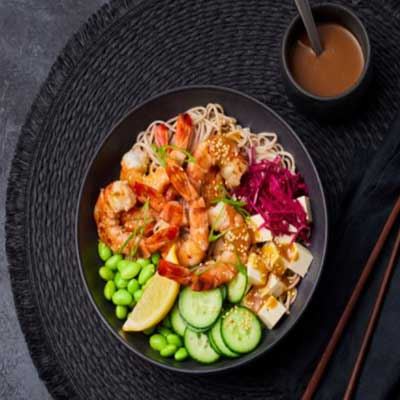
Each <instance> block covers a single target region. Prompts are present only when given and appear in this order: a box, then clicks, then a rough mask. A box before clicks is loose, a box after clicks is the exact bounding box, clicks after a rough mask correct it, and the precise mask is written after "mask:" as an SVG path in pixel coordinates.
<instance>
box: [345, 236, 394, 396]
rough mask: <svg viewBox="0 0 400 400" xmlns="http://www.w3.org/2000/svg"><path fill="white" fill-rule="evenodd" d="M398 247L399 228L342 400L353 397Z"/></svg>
mask: <svg viewBox="0 0 400 400" xmlns="http://www.w3.org/2000/svg"><path fill="white" fill-rule="evenodd" d="M399 248H400V229H399V231H398V233H397V237H396V242H395V244H394V246H393V249H392V253H391V254H390V259H389V262H388V264H387V266H386V270H385V273H384V275H383V278H382V282H381V285H380V287H379V292H378V294H377V296H376V299H375V303H374V307H373V309H372V312H371V315H370V319H369V322H368V325H367V328H366V330H365V332H364V337H363V341H362V344H361V347H360V350H359V352H358V356H357V359H356V362H355V364H354V367H353V370H352V372H351V376H350V380H349V383H348V384H347V389H346V392H345V394H344V400H350V399H351V398H352V397H353V393H354V390H355V388H356V385H357V381H358V377H359V375H360V372H361V368H362V365H363V362H364V359H365V356H366V355H367V349H368V345H369V342H370V341H371V338H372V335H373V333H374V329H375V326H376V323H377V321H378V317H379V313H380V311H381V308H382V304H383V301H384V299H385V295H386V292H387V289H388V287H389V283H390V278H391V276H392V272H393V268H394V266H395V262H396V259H397V255H398V253H399Z"/></svg>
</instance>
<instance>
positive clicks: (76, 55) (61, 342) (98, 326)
mask: <svg viewBox="0 0 400 400" xmlns="http://www.w3.org/2000/svg"><path fill="white" fill-rule="evenodd" d="M338 3H342V4H345V5H347V6H349V7H352V8H354V9H355V10H356V12H357V14H358V15H359V16H360V17H361V18H362V20H363V21H364V22H365V23H366V25H367V28H368V30H369V33H370V36H371V40H372V45H373V50H374V62H375V66H376V69H375V83H374V86H373V88H372V89H371V91H370V99H369V102H368V106H367V107H366V108H365V109H364V110H363V111H362V112H360V113H359V114H357V115H356V116H355V117H354V119H352V120H351V122H348V123H342V124H338V125H322V124H320V123H318V122H316V121H313V120H310V119H307V118H306V117H304V116H303V115H300V114H299V113H298V112H297V111H296V110H295V109H294V108H293V106H292V105H291V104H290V103H289V102H288V100H287V97H286V95H285V94H284V91H283V86H282V82H281V79H280V75H279V62H278V60H279V50H280V39H281V37H282V34H283V31H284V28H285V27H286V26H287V24H288V22H289V20H290V18H291V17H292V16H293V15H294V14H295V10H294V7H293V5H292V1H290V0H284V1H279V2H278V1H275V0H235V1H229V0H224V1H223V0H209V1H207V0H176V1H172V0H164V1H157V0H143V1H132V2H131V1H121V0H119V1H114V2H112V3H111V5H107V6H105V7H103V8H102V9H101V10H100V11H99V12H98V13H97V14H96V15H94V16H93V17H92V18H91V19H90V20H89V22H88V23H87V24H86V25H85V26H84V27H83V28H82V29H81V31H80V32H79V33H78V34H76V35H75V36H74V37H73V38H72V39H71V40H70V42H69V43H68V45H67V46H66V48H65V49H64V51H63V52H62V54H61V55H60V57H59V58H58V60H57V62H56V63H55V65H54V66H53V68H52V70H51V72H50V75H49V78H48V79H47V81H46V82H45V84H44V85H43V87H42V89H41V91H40V94H39V95H38V97H37V99H36V101H35V103H34V105H33V106H32V109H31V112H30V114H29V116H28V117H27V120H26V123H25V126H24V128H23V129H22V133H21V137H20V140H19V144H18V147H17V150H16V154H15V158H14V162H13V166H12V170H11V173H10V178H9V190H8V199H7V227H6V229H7V252H8V256H9V260H12V261H11V262H10V274H11V279H12V285H13V291H14V295H15V300H16V306H17V310H18V315H19V319H20V322H21V325H22V329H23V331H24V333H25V336H26V338H27V342H28V345H29V349H30V352H31V355H32V358H33V360H34V362H35V364H36V366H37V368H38V370H39V374H40V376H41V378H42V379H43V380H44V381H45V382H46V384H47V386H48V388H49V390H50V392H51V393H52V394H53V396H55V397H57V398H68V399H73V398H82V399H111V398H119V399H129V398H130V399H131V398H137V399H147V398H148V399H164V398H165V399H171V398H174V399H188V398H191V397H193V396H194V398H199V399H200V398H204V399H217V398H218V399H233V398H236V399H246V398H251V399H267V398H274V399H279V398H282V399H283V398H293V397H296V396H297V395H298V393H299V392H300V390H301V388H302V385H303V384H304V382H305V379H306V377H307V374H309V372H310V368H311V366H312V361H314V359H315V356H316V355H311V356H310V357H309V358H308V359H306V360H305V361H304V362H303V361H302V359H301V360H298V359H296V357H298V356H299V354H300V351H299V349H296V347H295V345H291V346H290V345H289V344H290V343H293V342H295V339H296V330H295V331H294V332H293V333H292V334H291V335H289V337H288V339H287V343H289V344H288V345H287V346H281V348H280V349H277V350H276V351H275V352H274V353H272V354H270V355H268V356H266V357H265V358H264V359H262V360H261V361H259V362H257V363H256V364H255V365H252V366H250V367H248V368H245V369H241V370H239V371H235V372H232V373H230V374H229V375H228V376H226V375H225V376H221V375H219V376H208V377H188V376H184V375H180V374H174V373H172V372H167V371H164V370H161V369H159V368H156V367H154V366H151V365H150V364H148V363H147V362H145V361H143V360H141V359H139V358H138V357H136V356H134V355H133V354H132V353H131V352H129V351H128V349H127V348H125V347H124V346H122V345H121V344H120V343H119V342H118V341H117V340H116V339H115V338H114V337H113V336H112V335H111V334H110V333H109V332H108V330H107V328H106V327H105V326H104V325H103V324H102V322H101V321H100V319H99V318H98V317H97V315H96V313H95V311H94V310H93V307H92V305H91V303H90V301H89V299H88V298H87V296H86V294H85V291H84V288H83V284H82V282H81V278H80V274H79V270H78V268H79V267H78V261H77V259H76V258H75V250H74V215H75V210H76V207H77V196H78V190H79V186H80V183H81V180H82V176H83V173H84V171H85V170H86V168H87V166H88V162H89V160H90V159H91V157H92V155H93V152H94V149H95V148H96V147H97V145H98V144H99V143H100V141H101V140H102V138H103V137H104V135H105V134H106V133H107V131H108V130H109V129H110V128H111V126H112V125H113V124H114V123H115V122H116V121H117V120H118V119H119V118H120V117H121V116H122V115H123V114H124V113H125V112H126V111H127V110H128V109H130V108H131V107H132V106H134V105H136V104H138V103H139V102H141V101H142V100H144V99H146V98H148V97H150V96H152V95H154V94H156V93H159V92H161V91H164V90H166V89H170V88H172V87H178V86H182V85H187V84H216V85H222V86H227V87H232V88H235V89H238V90H242V91H244V92H246V93H248V94H250V95H253V96H255V97H257V98H258V99H260V100H261V101H263V102H265V103H266V104H268V105H270V106H271V107H272V108H273V109H274V110H276V111H277V112H278V113H280V114H281V115H282V116H283V117H284V118H286V119H287V121H288V122H289V123H290V124H291V125H292V126H293V128H294V129H295V130H296V132H297V133H298V134H299V135H300V136H301V138H302V139H303V140H304V142H305V143H306V145H307V147H308V148H309V150H310V152H311V153H312V155H313V157H314V159H315V161H316V164H317V167H318V169H319V172H320V174H321V176H322V180H323V183H324V186H325V189H326V191H327V194H328V201H329V204H330V208H331V210H335V209H336V208H335V207H336V206H337V204H339V202H340V201H341V198H342V193H343V188H344V185H345V182H346V176H347V174H348V172H349V170H350V169H351V165H352V162H353V160H354V158H355V157H356V156H357V154H358V153H360V151H362V149H365V148H367V147H369V146H370V145H372V146H375V147H376V146H377V145H379V143H380V141H381V139H382V137H383V135H384V132H385V131H386V129H387V127H388V124H389V123H390V121H391V119H392V117H393V116H394V113H395V111H396V104H398V103H399V96H400V92H399V78H398V76H397V73H398V71H399V70H400V65H399V64H400V46H399V45H398V44H399V43H400V4H398V2H397V0H379V1H378V0H376V1H374V2H371V1H367V0H364V1H343V0H342V1H338ZM311 307H312V306H311ZM297 329H301V326H299V327H298V328H297ZM288 352H290V354H287V353H288Z"/></svg>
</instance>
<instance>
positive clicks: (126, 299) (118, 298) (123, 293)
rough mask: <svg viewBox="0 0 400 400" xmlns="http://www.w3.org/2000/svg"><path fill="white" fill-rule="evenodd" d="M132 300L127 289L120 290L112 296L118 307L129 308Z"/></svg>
mask: <svg viewBox="0 0 400 400" xmlns="http://www.w3.org/2000/svg"><path fill="white" fill-rule="evenodd" d="M132 300H133V299H132V295H131V294H130V293H129V292H128V291H127V290H126V289H119V290H117V291H116V292H115V293H114V294H113V296H112V301H113V303H114V304H115V305H116V306H129V304H131V303H132Z"/></svg>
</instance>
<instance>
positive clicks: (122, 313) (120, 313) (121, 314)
mask: <svg viewBox="0 0 400 400" xmlns="http://www.w3.org/2000/svg"><path fill="white" fill-rule="evenodd" d="M127 314H128V309H127V308H126V307H125V306H117V307H115V315H116V316H117V318H118V319H125V318H126V316H127Z"/></svg>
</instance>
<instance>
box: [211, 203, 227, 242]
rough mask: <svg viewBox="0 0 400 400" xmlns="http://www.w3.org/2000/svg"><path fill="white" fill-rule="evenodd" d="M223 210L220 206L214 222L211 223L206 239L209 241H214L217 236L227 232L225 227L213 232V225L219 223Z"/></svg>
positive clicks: (219, 236)
mask: <svg viewBox="0 0 400 400" xmlns="http://www.w3.org/2000/svg"><path fill="white" fill-rule="evenodd" d="M223 211H224V209H223V208H221V210H220V211H219V213H218V215H217V218H215V221H214V223H213V224H211V230H210V233H209V235H208V241H209V242H210V243H212V242H216V241H217V240H218V239H219V238H221V237H222V236H224V235H225V234H226V233H227V232H228V229H226V230H225V231H223V232H220V233H215V225H217V224H218V223H219V221H220V220H221V218H222V215H223Z"/></svg>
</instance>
